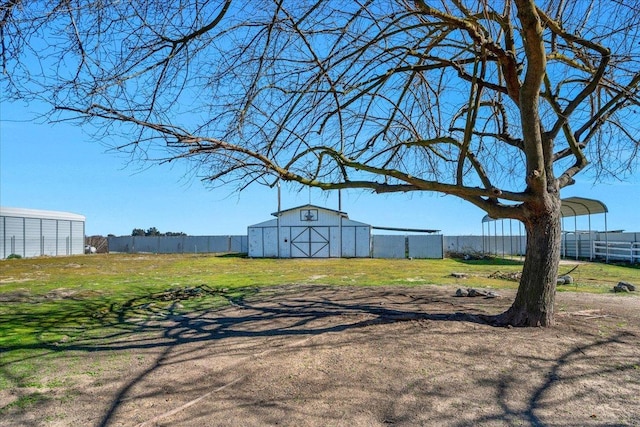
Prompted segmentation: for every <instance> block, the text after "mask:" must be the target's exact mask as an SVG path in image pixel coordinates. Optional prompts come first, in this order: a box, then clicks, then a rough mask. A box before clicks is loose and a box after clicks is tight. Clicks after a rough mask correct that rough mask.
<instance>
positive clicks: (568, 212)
mask: <svg viewBox="0 0 640 427" xmlns="http://www.w3.org/2000/svg"><path fill="white" fill-rule="evenodd" d="M607 212H609V209H607V206H606V205H605V204H604V203H602V202H601V201H600V200H594V199H587V198H585V197H568V198H566V199H562V200H561V206H560V215H561V217H562V219H563V220H564V218H571V217H574V218H575V217H578V216H582V215H588V216H589V230H588V234H589V244H590V247H591V251H593V244H592V241H591V239H592V233H591V215H594V214H604V233H605V242H606V246H607V247H608V245H609V243H608V240H609V239H608V230H607ZM497 220H498V219H496V218H492V217H490V216H489V215H485V216H484V218H482V235H483V240H484V223H485V222H490V221H497ZM562 228H563V229H564V221H563V224H562ZM487 231H488V233H489V237H491V229H490V228H489V225H487ZM495 233H496V235H497V231H496V232H495ZM563 233H564V234H567V233H573V234H578V233H580V232H579V231H578V229H577V223H576V222H575V220H574V230H573V231H563ZM510 234H511V233H510ZM563 252H564V251H563ZM577 258H578V250H577V249H576V259H577ZM590 258H593V252H592V253H591V254H590ZM608 260H609V258H608V253H607V261H608Z"/></svg>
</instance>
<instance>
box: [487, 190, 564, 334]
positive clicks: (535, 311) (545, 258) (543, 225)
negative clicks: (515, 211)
mask: <svg viewBox="0 0 640 427" xmlns="http://www.w3.org/2000/svg"><path fill="white" fill-rule="evenodd" d="M556 203H557V206H556V207H555V208H552V209H545V212H542V213H540V212H538V213H536V214H534V215H532V216H530V217H528V218H526V219H525V220H524V223H525V229H526V231H527V248H526V256H525V261H524V267H523V269H522V278H521V279H520V286H519V287H518V293H517V295H516V299H515V301H514V302H513V305H512V306H511V307H510V308H509V310H507V311H506V312H504V313H503V314H501V315H500V316H498V317H497V323H498V324H501V325H512V326H552V325H553V305H554V301H555V295H556V284H557V279H558V264H559V262H560V245H561V242H562V228H561V223H560V201H559V200H557V201H554V202H553V203H552V204H553V205H556Z"/></svg>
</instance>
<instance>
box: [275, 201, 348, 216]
mask: <svg viewBox="0 0 640 427" xmlns="http://www.w3.org/2000/svg"><path fill="white" fill-rule="evenodd" d="M302 208H304V209H322V210H323V211H327V212H333V213H335V214H337V215H342V216H343V217H345V218H348V215H347V213H346V212H340V211H337V210H334V209H329V208H324V207H322V206H317V205H312V204H306V205H301V206H296V207H294V208H289V209H283V210H281V211H278V212H273V213H272V214H271V215H273V216H279V215H282V214H284V213H287V212H291V211H295V210H298V209H302Z"/></svg>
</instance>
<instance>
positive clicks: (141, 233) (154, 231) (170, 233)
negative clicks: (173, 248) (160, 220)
mask: <svg viewBox="0 0 640 427" xmlns="http://www.w3.org/2000/svg"><path fill="white" fill-rule="evenodd" d="M131 235H132V236H186V235H187V233H183V232H182V231H179V232H174V231H167V232H166V233H161V232H160V230H158V229H157V228H155V227H151V228H148V229H147V230H144V229H142V228H134V229H133V231H132V232H131Z"/></svg>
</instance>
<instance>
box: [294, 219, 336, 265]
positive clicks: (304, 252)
mask: <svg viewBox="0 0 640 427" xmlns="http://www.w3.org/2000/svg"><path fill="white" fill-rule="evenodd" d="M291 257H292V258H329V227H291Z"/></svg>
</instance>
